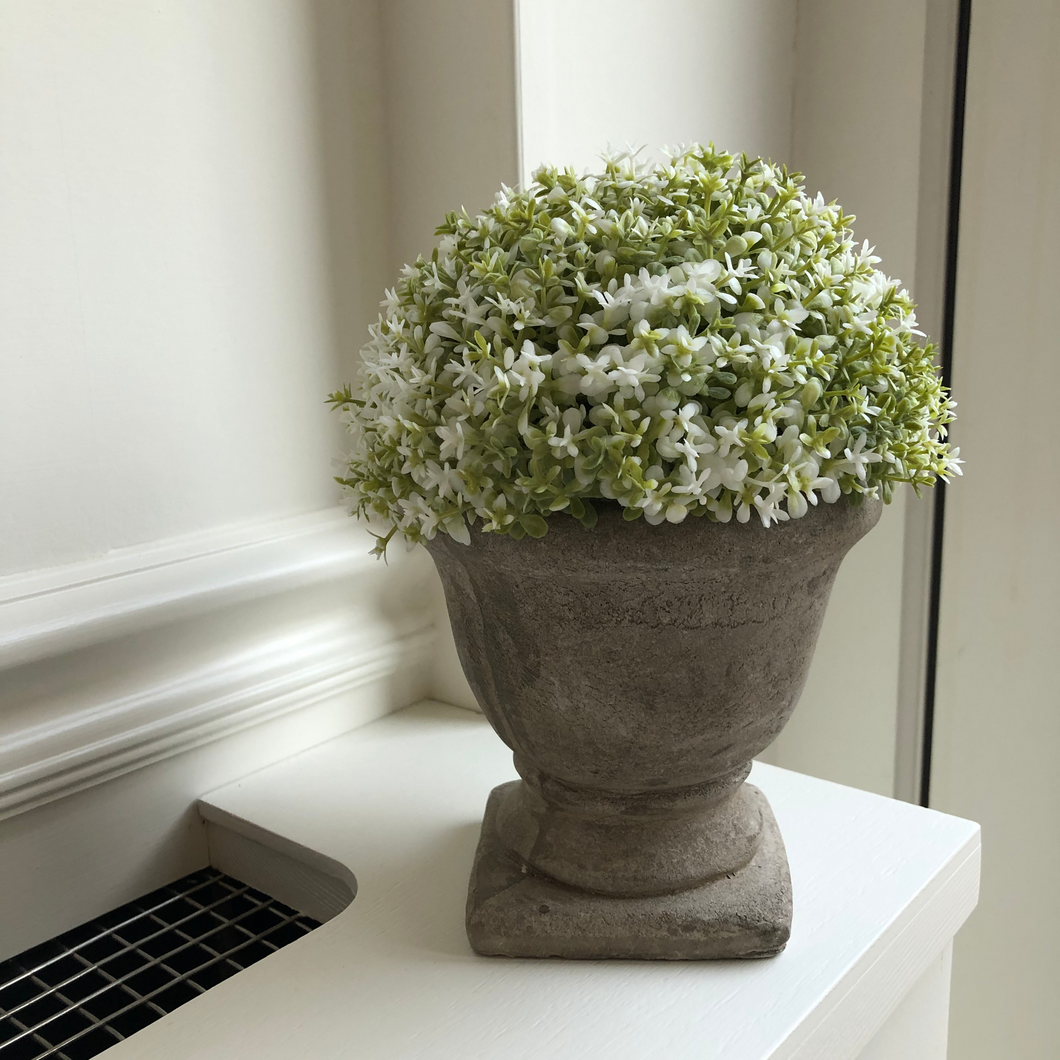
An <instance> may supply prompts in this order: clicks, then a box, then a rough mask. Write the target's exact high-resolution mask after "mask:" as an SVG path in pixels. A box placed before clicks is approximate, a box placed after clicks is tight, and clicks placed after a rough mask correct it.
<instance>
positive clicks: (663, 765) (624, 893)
mask: <svg viewBox="0 0 1060 1060" xmlns="http://www.w3.org/2000/svg"><path fill="white" fill-rule="evenodd" d="M598 510H599V512H600V518H599V522H598V523H597V525H596V527H595V528H594V529H593V530H591V531H589V530H586V529H584V528H583V527H582V526H581V525H580V524H578V523H576V522H575V521H574V520H573V519H571V518H569V517H567V516H563V515H557V516H555V517H553V518H552V519H551V520H550V522H549V532H548V534H547V535H546V536H545V537H544V538H542V539H540V540H533V539H529V538H524V539H523V540H521V541H515V540H513V539H511V538H509V537H506V536H500V535H497V534H481V533H475V532H473V533H472V538H471V545H470V546H467V545H461V544H459V543H457V542H455V541H453V540H452V539H451V538H449V537H447V536H444V535H438V536H437V537H436V538H435V539H434V540H433V541H431V542H430V543H429V544H428V546H427V547H428V549H429V551H430V553H431V555H432V557H433V558H434V562H435V564H436V565H437V568H438V571H439V573H440V575H441V578H442V584H443V586H444V588H445V596H446V602H447V604H448V608H449V617H450V620H451V622H452V625H453V632H454V634H455V638H456V645H457V649H458V651H459V654H460V661H461V663H462V665H463V668H464V673H465V674H466V675H467V678H468V681H469V682H470V684H471V688H472V689H473V691H474V693H475V696H476V698H477V699H478V702H479V704H480V705H481V707H482V709H483V711H484V712H485V714H486V717H487V718H488V719H489V721H490V723H491V724H492V725H493V727H494V728H495V729H496V730H497V732H498V734H499V735H500V737H501V739H503V740H504V742H505V743H506V744H508V746H509V747H511V748H512V750H513V751H514V752H515V765H516V768H517V770H518V772H519V775H520V776H521V777H522V778H523V779H522V780H521V781H516V782H513V783H510V784H506V785H501V787H499V788H497V789H495V790H494V792H493V793H492V795H491V796H490V800H489V803H488V805H487V811H486V818H485V821H484V823H483V831H482V838H481V840H480V843H479V849H478V852H477V854H476V860H475V867H474V870H473V873H472V880H471V887H470V891H469V895H468V910H467V930H468V937H469V939H470V941H471V944H472V946H473V947H474V948H475V949H476V950H477V951H478V952H480V953H489V954H508V955H511V956H562V957H655V958H714V957H758V956H767V955H771V954H774V953H778V952H779V951H780V950H781V949H783V947H784V944H785V942H786V941H787V938H788V935H789V932H790V926H791V884H790V879H789V876H788V868H787V857H786V855H785V853H784V846H783V842H782V840H781V838H780V833H779V830H778V829H777V827H776V822H775V820H774V818H773V813H772V811H771V810H770V808H769V804H768V802H767V801H766V800H765V797H764V796H763V795H762V793H761V792H760V791H758V790H757V789H756V788H754V787H752V786H750V785H747V784H744V779H745V778H746V776H747V774H748V772H749V771H750V767H751V759H752V758H753V757H754V756H755V755H757V754H759V753H760V752H761V751H762V750H763V749H764V748H766V747H767V746H768V745H769V744H770V742H771V741H772V740H773V739H774V738H775V737H776V735H777V734H778V733H779V732H780V730H781V729H782V728H783V726H784V723H785V722H786V721H787V719H788V717H789V716H790V715H791V712H792V710H793V709H794V707H795V704H796V702H797V701H798V698H799V694H800V693H801V691H802V687H803V684H804V682H805V680H806V673H807V670H808V669H809V665H810V660H811V658H812V656H813V649H814V646H815V644H816V641H817V634H818V632H819V630H820V627H821V620H822V618H823V617H824V611H825V607H826V605H827V603H828V596H829V593H830V591H831V588H832V582H833V580H834V578H835V574H836V571H837V570H838V568H839V564H840V562H841V561H842V559H843V556H844V555H846V553H847V551H848V550H849V549H850V547H851V546H852V545H853V544H854V543H855V542H856V541H857V540H858V539H859V538H860V537H861V536H862V535H863V534H865V533H866V532H867V531H868V530H869V529H871V528H872V526H873V525H874V524H875V523H876V521H877V519H878V518H879V516H880V510H881V505H880V504H879V502H876V501H870V502H866V503H865V504H863V505H861V506H860V507H853V506H852V505H850V504H849V503H848V502H847V500H846V499H845V498H843V499H841V500H840V501H839V503H837V504H827V505H826V504H821V505H819V506H818V507H816V508H814V509H811V511H810V512H809V513H808V514H807V515H806V516H805V517H804V518H803V519H799V520H793V521H791V522H788V523H783V524H780V525H778V526H773V527H771V528H769V529H768V530H767V529H765V528H763V527H762V526H761V525H760V524H758V523H757V522H752V523H747V524H740V523H736V522H732V523H728V524H720V523H712V522H710V521H708V520H707V519H704V518H689V519H686V520H685V521H684V522H683V523H680V524H678V525H676V526H675V525H671V524H664V525H661V526H650V525H649V524H648V523H646V522H644V521H643V520H637V521H635V522H626V521H624V520H623V519H622V516H621V511H620V509H619V508H618V506H617V504H614V503H613V502H599V503H598Z"/></svg>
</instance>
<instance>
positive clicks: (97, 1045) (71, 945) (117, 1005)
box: [0, 869, 319, 1060]
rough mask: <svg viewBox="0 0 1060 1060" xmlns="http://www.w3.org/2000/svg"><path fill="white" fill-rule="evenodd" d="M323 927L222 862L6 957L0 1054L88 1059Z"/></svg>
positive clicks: (0, 970) (0, 991) (1, 977)
mask: <svg viewBox="0 0 1060 1060" xmlns="http://www.w3.org/2000/svg"><path fill="white" fill-rule="evenodd" d="M315 927H319V924H318V922H317V921H315V920H313V919H311V918H310V917H307V916H303V915H302V914H300V913H298V912H296V911H295V910H294V909H291V908H290V907H289V906H286V905H283V904H282V903H281V902H277V901H276V900H275V899H273V898H270V897H269V896H268V895H267V894H263V893H262V892H261V891H256V890H254V889H253V888H252V887H248V886H247V885H246V884H244V883H240V882H239V880H234V879H232V877H231V876H225V875H224V873H221V872H218V871H217V870H216V869H203V870H201V871H200V872H193V873H192V874H191V875H190V876H185V877H184V878H183V879H182V880H177V882H176V883H172V884H170V885H169V886H168V887H161V888H159V889H158V890H157V891H153V892H152V893H151V894H148V895H145V896H144V897H143V898H140V899H138V900H137V901H135V902H129V903H128V905H123V906H122V907H121V908H120V909H115V910H114V911H113V912H110V913H107V914H106V915H105V916H101V917H98V918H97V919H95V920H91V921H89V922H88V923H87V924H82V925H81V926H80V927H78V928H74V929H73V930H72V931H67V932H66V933H65V934H63V935H60V936H58V938H54V939H51V940H50V941H48V942H44V943H42V944H41V945H39V946H35V947H34V948H33V949H31V950H26V952H25V953H20V954H19V955H18V956H17V957H12V958H11V959H10V960H7V961H3V962H0V1060H37V1058H38V1057H54V1058H56V1060H87V1058H88V1057H92V1056H97V1055H98V1054H99V1053H101V1052H103V1050H104V1049H106V1048H108V1047H109V1046H111V1045H114V1044H115V1043H116V1042H119V1041H121V1040H122V1039H123V1038H128V1037H129V1035H130V1034H134V1033H135V1032H136V1031H138V1030H140V1029H141V1028H142V1027H146V1026H147V1025H148V1024H149V1023H153V1022H154V1021H155V1020H156V1019H158V1018H159V1017H160V1016H164V1015H165V1014H166V1013H167V1012H172V1011H173V1010H174V1009H175V1008H179V1007H180V1006H181V1005H183V1004H184V1002H185V1001H190V1000H191V999H192V998H193V997H196V996H197V995H199V994H201V993H203V992H204V991H206V990H208V989H209V988H210V987H211V986H216V985H217V984H218V983H220V982H221V981H222V980H224V979H227V978H228V977H229V976H232V975H235V974H236V972H239V971H242V970H243V969H244V968H246V967H247V966H248V965H251V964H253V963H254V962H255V961H260V960H261V958H262V957H267V956H268V955H269V954H270V953H273V952H274V951H275V950H278V949H279V948H280V947H281V946H286V945H287V944H288V943H289V942H294V940H295V939H298V938H301V937H302V936H303V935H305V934H307V933H308V932H310V931H312V930H313V928H315Z"/></svg>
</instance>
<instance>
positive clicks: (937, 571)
mask: <svg viewBox="0 0 1060 1060" xmlns="http://www.w3.org/2000/svg"><path fill="white" fill-rule="evenodd" d="M971 26H972V0H959V6H958V11H957V52H956V60H955V62H954V70H953V127H952V132H951V134H950V187H949V203H948V206H947V215H946V283H945V293H944V296H943V306H942V357H941V368H942V382H943V383H944V385H946V386H947V387H948V386H950V384H951V382H952V378H953V327H954V316H955V312H956V306H957V239H958V234H959V227H960V219H961V172H962V169H963V166H964V105H965V98H966V95H967V90H968V40H969V36H970V31H971ZM945 522H946V483H945V482H941V481H940V482H939V483H938V484H937V486H936V487H935V511H934V521H933V523H932V527H931V589H930V597H929V604H928V634H927V637H928V641H927V664H926V666H925V668H924V669H925V680H924V684H925V688H924V738H923V743H922V750H921V759H920V805H921V806H927V805H928V804H929V800H930V797H931V752H932V745H933V743H934V736H935V681H936V677H937V674H938V660H939V611H940V606H941V602H942V542H943V532H944V529H945Z"/></svg>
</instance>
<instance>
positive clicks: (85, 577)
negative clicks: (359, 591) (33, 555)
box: [0, 509, 377, 670]
mask: <svg viewBox="0 0 1060 1060" xmlns="http://www.w3.org/2000/svg"><path fill="white" fill-rule="evenodd" d="M371 546H372V541H371V538H370V537H369V535H368V534H367V533H366V532H365V531H364V530H363V529H361V528H359V527H358V526H356V524H354V523H353V521H352V520H350V519H349V518H348V517H347V516H346V514H345V513H344V512H343V511H342V510H341V509H327V510H325V511H320V512H312V513H310V514H308V515H300V516H295V517H293V518H289V519H278V520H270V521H269V522H265V523H256V524H252V525H246V526H238V527H233V528H228V529H223V530H210V531H205V532H203V533H200V534H193V535H189V536H186V537H181V538H173V539H170V540H166V541H160V542H153V543H151V544H149V545H145V546H142V547H135V548H125V549H117V550H115V551H113V552H110V553H108V554H107V555H106V556H102V557H100V558H99V559H93V560H88V561H85V562H82V563H73V564H69V565H66V566H62V567H53V568H50V569H48V570H42V571H31V572H29V573H27V574H15V575H9V576H7V577H5V578H0V670H2V669H7V668H9V667H11V666H16V665H19V664H22V663H26V662H32V661H33V660H36V659H42V658H48V657H52V656H55V655H59V654H62V653H64V652H68V651H72V650H74V649H76V648H80V647H84V646H85V645H89V644H94V643H98V642H100V641H102V640H108V639H112V638H115V637H119V636H122V635H123V634H125V633H129V632H132V631H139V630H143V629H145V628H147V627H150V626H154V625H159V624H162V623H167V622H172V621H174V620H176V619H181V618H187V617H191V616H193V615H195V614H201V613H203V612H205V611H209V610H213V609H217V608H223V607H228V606H232V605H233V604H237V603H241V602H245V601H248V600H254V599H257V598H260V597H262V596H267V595H272V594H276V593H279V592H283V591H285V590H288V589H293V588H298V587H300V586H305V585H310V584H313V583H317V582H321V581H325V580H327V579H329V578H339V577H345V576H349V575H350V574H351V573H352V572H354V571H357V570H363V571H368V570H370V569H371V568H372V567H373V566H374V565H375V564H376V562H377V561H376V560H375V559H374V558H373V557H372V556H370V555H369V550H370V549H371Z"/></svg>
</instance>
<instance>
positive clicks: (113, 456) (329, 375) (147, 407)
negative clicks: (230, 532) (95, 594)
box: [0, 0, 387, 573]
mask: <svg viewBox="0 0 1060 1060" xmlns="http://www.w3.org/2000/svg"><path fill="white" fill-rule="evenodd" d="M379 65H380V34H379V29H378V25H377V12H376V5H375V4H374V3H370V2H363V3H361V2H357V3H342V2H339V0H321V2H316V3H310V2H308V0H226V2H225V3H220V4H218V3H215V2H213V0H159V2H156V3H150V4H145V3H141V2H138V0H8V2H5V3H4V4H2V5H0V277H2V282H0V452H2V453H3V454H4V458H3V460H2V461H0V495H2V496H3V498H4V503H3V505H2V507H0V573H9V572H14V571H22V570H28V569H33V568H39V567H47V566H51V565H53V564H56V563H65V562H71V561H74V560H78V559H82V558H87V557H90V556H94V555H99V554H102V553H104V552H106V551H107V550H108V549H111V548H115V547H120V546H126V545H132V544H137V543H140V542H145V541H152V540H156V539H158V538H162V537H169V536H172V535H176V534H183V533H188V532H191V531H195V530H199V529H201V528H203V527H212V526H220V525H223V524H227V523H235V522H243V521H246V520H251V519H260V518H264V517H275V516H279V515H284V514H289V513H294V512H299V511H306V510H312V509H315V508H320V507H323V506H326V505H328V504H330V503H333V502H334V500H335V498H336V491H335V487H334V484H333V483H332V481H331V477H330V476H331V473H332V472H331V467H330V459H331V457H332V451H333V448H334V443H335V438H336V428H335V424H334V422H333V420H334V418H333V417H329V415H328V413H327V411H326V409H325V406H324V404H323V398H324V395H325V394H326V393H327V392H328V391H329V390H332V389H334V388H335V385H336V383H337V382H338V381H339V380H340V379H341V377H342V375H343V374H346V372H345V370H344V368H343V363H344V353H343V350H342V347H343V346H344V345H345V346H347V347H349V342H348V340H349V339H350V336H351V335H352V334H353V333H357V334H358V335H359V334H361V333H363V331H364V328H365V326H366V324H367V322H368V319H369V310H370V311H371V313H372V314H374V311H375V304H376V302H377V301H378V298H379V293H378V292H380V291H381V289H382V283H383V277H384V275H385V259H386V246H387V243H386V234H385V223H386V215H385V211H380V210H379V208H378V201H379V199H380V196H381V195H382V194H383V192H384V188H385V164H384V160H383V153H382V150H381V141H380V133H381V128H382V121H381V117H382V111H381V93H380V88H379V85H380V78H379V76H378V72H377V71H378V68H379ZM373 71H376V72H374V73H373ZM354 141H356V142H354ZM352 349H356V347H355V346H354V347H352Z"/></svg>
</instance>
